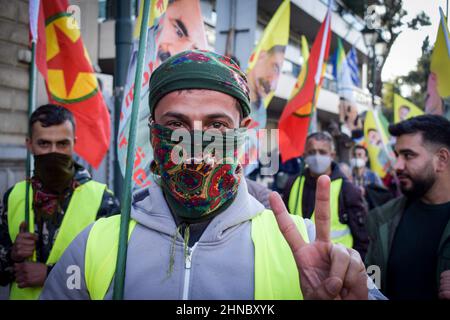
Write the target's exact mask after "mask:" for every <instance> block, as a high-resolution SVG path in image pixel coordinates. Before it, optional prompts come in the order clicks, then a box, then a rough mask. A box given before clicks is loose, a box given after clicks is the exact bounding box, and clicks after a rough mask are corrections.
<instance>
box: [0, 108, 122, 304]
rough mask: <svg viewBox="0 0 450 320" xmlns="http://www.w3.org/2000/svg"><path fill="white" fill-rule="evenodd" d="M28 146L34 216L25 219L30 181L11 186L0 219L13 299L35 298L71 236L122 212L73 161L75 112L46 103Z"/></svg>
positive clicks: (36, 115)
mask: <svg viewBox="0 0 450 320" xmlns="http://www.w3.org/2000/svg"><path fill="white" fill-rule="evenodd" d="M29 132H30V136H29V137H28V138H27V140H26V144H27V148H28V149H29V150H30V152H31V153H32V154H33V157H34V174H33V176H32V177H31V180H30V201H29V203H30V219H29V225H27V223H26V222H25V190H26V182H25V181H22V182H19V183H17V184H16V185H15V186H13V187H12V188H11V189H9V190H8V191H7V192H6V194H5V196H4V200H3V204H4V206H5V207H4V210H3V212H2V213H1V223H0V280H1V285H3V286H5V285H8V284H11V292H10V299H36V298H37V297H38V296H39V292H40V291H41V287H42V286H43V284H44V281H45V279H46V278H47V275H48V273H49V272H50V270H51V269H52V268H53V266H54V264H55V263H56V262H57V261H58V259H59V257H60V256H61V255H62V253H63V252H64V250H65V248H66V247H67V246H68V245H69V243H70V242H71V240H73V239H74V238H75V236H76V235H77V234H78V233H79V232H80V231H82V230H83V229H84V228H85V227H86V226H87V225H89V224H90V223H92V222H93V221H95V220H96V219H97V218H99V217H104V216H110V215H113V214H117V213H119V212H120V208H119V202H118V201H117V200H116V199H115V197H114V196H113V194H112V192H111V191H109V190H108V189H107V188H106V185H104V184H101V183H99V182H96V181H94V180H92V179H91V177H90V175H89V173H88V172H87V171H86V169H84V168H83V167H82V166H81V165H79V164H77V163H76V162H75V161H74V160H73V150H74V149H73V148H74V144H75V140H76V136H75V121H74V118H73V115H72V113H71V112H70V111H69V110H67V109H65V108H63V107H61V106H57V105H50V104H49V105H43V106H41V107H39V108H38V109H36V110H35V111H34V112H33V114H32V115H31V118H30V120H29Z"/></svg>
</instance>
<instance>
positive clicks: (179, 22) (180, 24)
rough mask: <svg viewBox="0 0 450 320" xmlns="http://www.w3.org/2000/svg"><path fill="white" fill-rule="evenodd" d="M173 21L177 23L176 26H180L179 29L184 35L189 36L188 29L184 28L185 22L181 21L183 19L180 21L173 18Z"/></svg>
mask: <svg viewBox="0 0 450 320" xmlns="http://www.w3.org/2000/svg"><path fill="white" fill-rule="evenodd" d="M175 22H176V23H177V25H178V28H180V29H181V31H183V33H184V35H185V36H186V37H189V33H188V31H187V29H186V26H185V24H184V23H183V21H181V20H180V19H175Z"/></svg>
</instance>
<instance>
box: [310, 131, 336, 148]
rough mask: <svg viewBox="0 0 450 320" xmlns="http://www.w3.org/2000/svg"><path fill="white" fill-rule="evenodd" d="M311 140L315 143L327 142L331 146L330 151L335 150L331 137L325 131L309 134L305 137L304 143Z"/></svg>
mask: <svg viewBox="0 0 450 320" xmlns="http://www.w3.org/2000/svg"><path fill="white" fill-rule="evenodd" d="M311 139H314V140H317V141H327V142H328V143H329V144H330V146H331V151H334V150H335V146H334V140H333V137H332V136H331V134H329V133H328V132H326V131H319V132H314V133H311V134H310V135H309V136H308V137H306V142H308V140H311Z"/></svg>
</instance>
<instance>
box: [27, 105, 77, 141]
mask: <svg viewBox="0 0 450 320" xmlns="http://www.w3.org/2000/svg"><path fill="white" fill-rule="evenodd" d="M38 121H39V122H40V123H41V125H42V126H43V127H44V128H47V127H50V126H55V125H59V124H63V123H64V122H66V121H69V122H70V123H71V124H72V128H73V132H74V133H75V120H74V118H73V115H72V112H70V111H69V110H67V109H66V108H64V107H62V106H59V105H56V104H44V105H42V106H40V107H39V108H37V109H36V110H35V111H34V112H33V113H32V114H31V117H30V120H29V121H28V132H29V135H30V137H31V131H32V130H31V129H32V128H33V124H35V123H36V122H38Z"/></svg>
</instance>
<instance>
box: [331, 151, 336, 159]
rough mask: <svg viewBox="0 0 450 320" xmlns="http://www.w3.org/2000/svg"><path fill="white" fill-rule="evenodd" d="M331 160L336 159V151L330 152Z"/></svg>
mask: <svg viewBox="0 0 450 320" xmlns="http://www.w3.org/2000/svg"><path fill="white" fill-rule="evenodd" d="M331 159H333V160H335V159H336V151H331Z"/></svg>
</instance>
